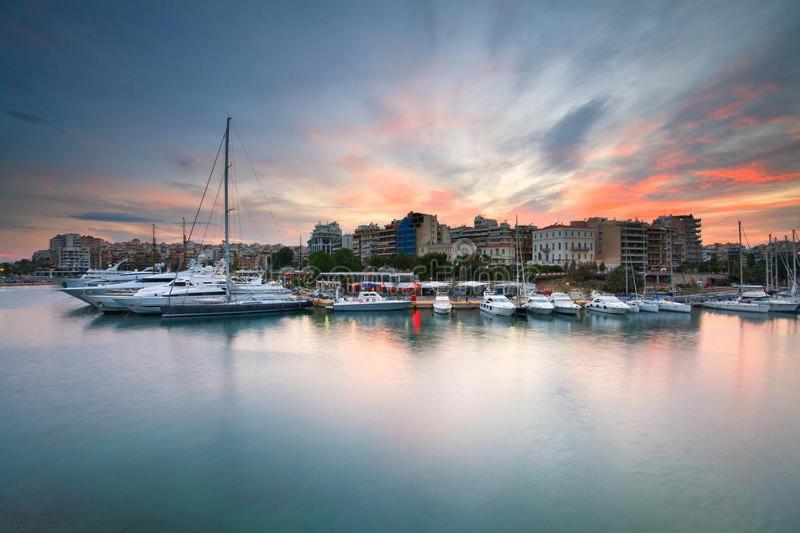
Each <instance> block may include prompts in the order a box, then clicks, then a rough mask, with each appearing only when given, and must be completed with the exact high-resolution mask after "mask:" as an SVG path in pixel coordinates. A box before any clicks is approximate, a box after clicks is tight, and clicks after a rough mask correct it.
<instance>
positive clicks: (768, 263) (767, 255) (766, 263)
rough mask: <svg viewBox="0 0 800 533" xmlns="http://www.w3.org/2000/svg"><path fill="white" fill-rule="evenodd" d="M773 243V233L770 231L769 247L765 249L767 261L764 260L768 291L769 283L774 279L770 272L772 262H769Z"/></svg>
mask: <svg viewBox="0 0 800 533" xmlns="http://www.w3.org/2000/svg"><path fill="white" fill-rule="evenodd" d="M771 245H772V234H771V233H770V234H769V235H767V248H766V250H765V251H764V259H765V261H764V271H765V274H764V275H765V276H766V284H765V286H764V290H765V291H767V292H769V285H770V282H771V281H772V277H771V276H770V274H769V265H770V262H769V248H770V246H771Z"/></svg>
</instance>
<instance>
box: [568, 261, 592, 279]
mask: <svg viewBox="0 0 800 533" xmlns="http://www.w3.org/2000/svg"><path fill="white" fill-rule="evenodd" d="M596 274H597V266H595V264H594V263H578V264H577V265H576V266H575V268H573V269H571V270H570V271H569V272H567V276H566V277H567V281H570V282H583V281H589V280H590V279H592V278H594V277H595V275H596Z"/></svg>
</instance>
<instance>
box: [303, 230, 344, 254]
mask: <svg viewBox="0 0 800 533" xmlns="http://www.w3.org/2000/svg"><path fill="white" fill-rule="evenodd" d="M341 247H342V228H340V227H339V223H338V222H325V223H322V222H317V225H316V226H314V229H313V231H312V232H311V237H310V238H309V239H308V250H309V253H312V254H313V253H315V252H326V253H329V254H330V253H333V252H335V251H336V250H338V249H339V248H341Z"/></svg>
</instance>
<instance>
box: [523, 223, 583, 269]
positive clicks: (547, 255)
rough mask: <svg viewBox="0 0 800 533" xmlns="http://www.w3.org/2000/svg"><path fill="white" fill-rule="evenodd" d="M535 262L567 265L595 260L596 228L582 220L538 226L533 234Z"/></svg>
mask: <svg viewBox="0 0 800 533" xmlns="http://www.w3.org/2000/svg"><path fill="white" fill-rule="evenodd" d="M532 247H533V251H532V253H533V262H534V264H538V265H561V266H567V265H570V264H572V262H573V261H574V262H575V263H586V262H594V257H595V250H594V248H595V230H594V229H593V228H590V227H588V226H587V225H585V224H583V223H582V222H573V223H570V224H569V225H564V224H553V225H551V226H546V227H544V228H537V229H536V230H534V231H533V235H532Z"/></svg>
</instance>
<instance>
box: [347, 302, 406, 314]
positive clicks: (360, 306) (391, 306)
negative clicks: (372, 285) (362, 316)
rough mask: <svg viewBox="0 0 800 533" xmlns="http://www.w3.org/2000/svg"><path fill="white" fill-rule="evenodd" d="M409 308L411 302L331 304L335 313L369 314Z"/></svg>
mask: <svg viewBox="0 0 800 533" xmlns="http://www.w3.org/2000/svg"><path fill="white" fill-rule="evenodd" d="M410 308H411V302H406V301H401V300H398V301H383V302H369V303H367V302H337V303H335V304H333V310H334V311H336V312H348V313H350V312H359V313H363V312H369V311H380V312H384V311H404V310H406V309H410Z"/></svg>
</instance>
